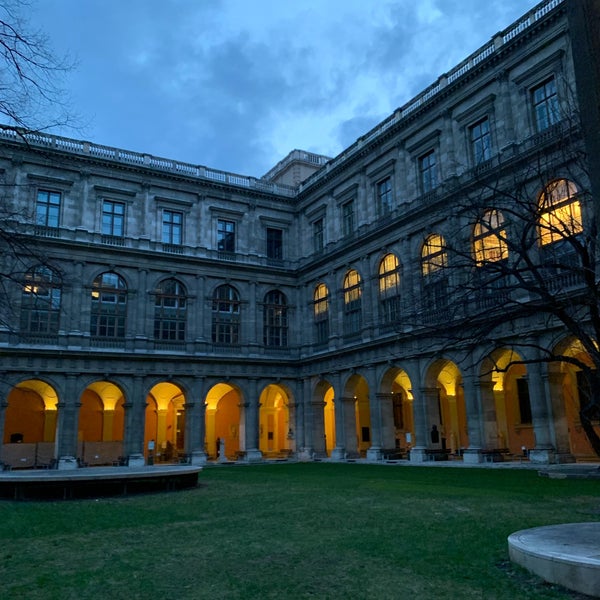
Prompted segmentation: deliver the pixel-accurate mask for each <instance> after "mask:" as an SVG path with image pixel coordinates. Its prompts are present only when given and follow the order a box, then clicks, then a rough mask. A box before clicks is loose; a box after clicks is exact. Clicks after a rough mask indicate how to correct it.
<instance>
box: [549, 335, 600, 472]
mask: <svg viewBox="0 0 600 600" xmlns="http://www.w3.org/2000/svg"><path fill="white" fill-rule="evenodd" d="M552 354H553V355H555V356H565V357H571V358H573V359H575V360H577V361H579V362H581V363H582V365H585V366H586V367H589V368H591V369H593V362H592V360H591V358H590V356H589V354H588V353H587V352H586V351H585V349H584V347H583V345H582V344H581V342H580V341H579V340H577V339H576V338H574V337H572V336H569V337H565V338H563V339H561V340H559V341H558V342H557V343H556V345H555V347H554V349H553V351H552ZM548 378H549V388H550V401H551V403H552V412H553V416H554V423H553V424H554V430H555V439H556V450H557V453H558V454H561V455H563V457H564V458H563V460H566V459H567V458H566V457H569V458H570V459H571V460H572V459H573V458H575V459H579V460H589V459H592V458H597V457H596V455H595V453H594V451H593V448H592V446H591V444H590V442H589V440H588V438H587V436H586V434H585V431H584V429H583V426H582V424H581V416H580V414H579V413H580V409H581V407H582V406H585V404H586V402H587V400H588V398H589V393H590V385H592V384H591V383H590V382H589V381H588V379H587V378H586V376H585V372H584V371H583V369H582V368H581V367H580V366H579V365H576V364H573V363H570V362H567V361H560V362H559V361H557V362H554V363H550V364H549V366H548ZM598 422H599V420H598V419H594V420H592V423H593V426H594V428H595V429H596V432H597V433H600V425H599V424H598Z"/></svg>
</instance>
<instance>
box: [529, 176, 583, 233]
mask: <svg viewBox="0 0 600 600" xmlns="http://www.w3.org/2000/svg"><path fill="white" fill-rule="evenodd" d="M578 193H579V190H578V189H577V186H576V185H575V184H574V183H573V182H572V181H569V180H567V179H557V180H556V181H553V182H552V183H550V184H548V185H547V186H546V189H545V190H544V191H543V192H542V194H541V195H540V199H539V211H540V214H539V223H538V229H539V236H540V243H541V244H542V245H546V244H552V243H553V242H557V241H560V240H564V239H565V238H568V237H570V236H573V235H576V234H578V233H581V232H582V231H583V224H582V221H581V203H580V202H579V198H578Z"/></svg>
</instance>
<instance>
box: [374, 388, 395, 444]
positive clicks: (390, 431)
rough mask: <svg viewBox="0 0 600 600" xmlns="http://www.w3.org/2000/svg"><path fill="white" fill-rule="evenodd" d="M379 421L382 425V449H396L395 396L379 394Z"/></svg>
mask: <svg viewBox="0 0 600 600" xmlns="http://www.w3.org/2000/svg"><path fill="white" fill-rule="evenodd" d="M377 402H378V404H379V420H380V423H381V447H382V448H389V449H391V448H395V447H396V428H395V426H394V395H393V394H377Z"/></svg>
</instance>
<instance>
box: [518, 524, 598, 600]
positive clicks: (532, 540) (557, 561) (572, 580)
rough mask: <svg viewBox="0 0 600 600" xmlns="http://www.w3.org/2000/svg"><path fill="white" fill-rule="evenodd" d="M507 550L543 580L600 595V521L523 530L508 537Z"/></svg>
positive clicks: (581, 591) (520, 563) (595, 595)
mask: <svg viewBox="0 0 600 600" xmlns="http://www.w3.org/2000/svg"><path fill="white" fill-rule="evenodd" d="M508 552H509V556H510V559H511V560H512V561H513V562H515V563H517V564H518V565H521V566H522V567H524V568H525V569H527V570H528V571H530V572H532V573H534V574H536V575H538V576H539V577H541V578H542V579H545V580H546V581H548V582H550V583H556V584H558V585H562V586H564V587H566V588H568V589H570V590H574V591H576V592H579V593H581V594H588V595H589V596H594V597H598V598H600V523H568V524H564V525H549V526H546V527H534V528H533V529H523V530H522V531H517V532H516V533H513V534H511V535H509V536H508Z"/></svg>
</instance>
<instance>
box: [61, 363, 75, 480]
mask: <svg viewBox="0 0 600 600" xmlns="http://www.w3.org/2000/svg"><path fill="white" fill-rule="evenodd" d="M77 391H78V390H77V375H75V374H72V373H71V374H68V375H67V376H66V382H65V398H64V400H63V401H59V402H58V404H57V407H58V426H57V440H56V441H57V457H58V468H59V469H64V470H69V469H76V468H77V466H78V465H77V458H76V457H77V427H78V422H79V407H80V406H81V404H80V403H79V401H78V396H77Z"/></svg>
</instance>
